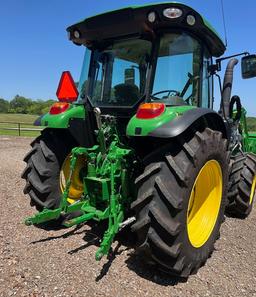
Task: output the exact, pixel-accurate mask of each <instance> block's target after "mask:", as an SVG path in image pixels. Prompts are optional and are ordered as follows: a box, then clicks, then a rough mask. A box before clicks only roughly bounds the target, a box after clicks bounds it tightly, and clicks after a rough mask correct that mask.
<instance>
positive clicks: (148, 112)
mask: <svg viewBox="0 0 256 297" xmlns="http://www.w3.org/2000/svg"><path fill="white" fill-rule="evenodd" d="M164 111H165V104H164V103H143V104H141V105H140V106H139V109H138V110H137V113H136V118H138V119H153V118H156V117H158V116H160V115H161V114H162V113H163V112H164Z"/></svg>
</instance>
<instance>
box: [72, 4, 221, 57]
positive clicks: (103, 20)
mask: <svg viewBox="0 0 256 297" xmlns="http://www.w3.org/2000/svg"><path fill="white" fill-rule="evenodd" d="M167 8H178V9H180V10H181V11H182V14H181V15H180V16H179V17H175V18H168V17H166V16H165V15H164V13H163V12H164V10H165V9H167ZM152 12H154V13H155V14H154V15H155V20H154V21H153V22H150V21H149V14H150V13H152ZM188 16H193V17H194V18H195V23H194V24H190V25H189V24H188V18H187V17H188ZM165 30H183V31H188V32H190V33H191V34H193V35H195V36H197V37H198V38H199V39H201V40H202V41H203V42H204V43H206V45H207V46H208V48H209V50H210V51H211V54H212V55H213V56H215V57H219V56H221V55H223V53H224V52H225V49H226V48H225V45H224V43H223V41H222V40H221V38H220V37H219V35H218V34H217V32H216V31H215V30H214V29H213V28H212V26H211V25H210V24H209V23H208V22H207V21H206V20H205V19H204V18H203V17H202V16H201V15H200V14H199V13H198V12H196V11H195V10H194V9H192V8H190V7H189V6H186V5H183V4H180V3H175V2H169V3H166V2H165V3H156V4H148V5H145V6H131V7H127V8H122V9H119V10H115V11H110V12H106V13H104V14H100V15H96V16H93V17H90V18H87V19H85V20H83V21H81V22H79V23H76V24H74V25H72V26H70V27H68V28H67V31H68V33H69V39H70V40H72V41H73V42H74V43H75V44H78V45H82V44H84V45H85V46H87V47H88V48H94V47H98V46H100V44H101V43H102V42H106V41H107V40H111V39H117V38H122V37H125V36H129V35H145V36H147V35H150V36H151V37H152V36H155V35H156V34H159V33H161V32H163V31H165Z"/></svg>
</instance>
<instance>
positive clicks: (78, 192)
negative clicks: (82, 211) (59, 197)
mask: <svg viewBox="0 0 256 297" xmlns="http://www.w3.org/2000/svg"><path fill="white" fill-rule="evenodd" d="M70 161H71V154H69V155H68V156H67V157H66V159H65V161H64V163H63V165H62V167H61V171H60V190H61V192H62V193H63V192H64V190H65V187H66V182H67V180H68V178H69V175H70ZM85 164H86V158H85V157H84V156H78V158H77V162H76V166H75V170H74V171H73V175H72V179H71V185H70V188H69V197H68V202H69V203H74V202H75V201H76V200H78V199H80V198H81V196H82V193H83V183H82V180H81V170H82V169H84V168H85Z"/></svg>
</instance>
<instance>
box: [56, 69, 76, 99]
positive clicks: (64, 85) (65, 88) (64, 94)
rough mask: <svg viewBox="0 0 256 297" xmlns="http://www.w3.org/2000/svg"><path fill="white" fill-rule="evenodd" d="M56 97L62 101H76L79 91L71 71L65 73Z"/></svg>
mask: <svg viewBox="0 0 256 297" xmlns="http://www.w3.org/2000/svg"><path fill="white" fill-rule="evenodd" d="M56 95H57V97H58V99H59V100H60V101H69V102H70V101H75V100H76V99H77V97H78V91H77V88H76V85H75V82H74V80H73V78H72V76H71V74H70V72H69V71H63V72H62V75H61V78H60V82H59V86H58V89H57V92H56Z"/></svg>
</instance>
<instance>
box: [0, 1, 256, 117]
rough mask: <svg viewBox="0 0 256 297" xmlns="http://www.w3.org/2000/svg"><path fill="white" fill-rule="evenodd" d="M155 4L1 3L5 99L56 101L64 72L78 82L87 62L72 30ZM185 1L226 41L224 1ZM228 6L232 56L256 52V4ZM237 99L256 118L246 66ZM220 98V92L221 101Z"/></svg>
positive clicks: (254, 88) (254, 89)
mask: <svg viewBox="0 0 256 297" xmlns="http://www.w3.org/2000/svg"><path fill="white" fill-rule="evenodd" d="M149 2H153V1H146V0H130V1H128V0H119V1H117V0H108V1H106V0H105V1H104V0H83V1H82V0H73V1H64V0H44V1H35V0H8V1H1V9H0V28H1V45H0V54H1V55H0V98H1V97H2V98H5V99H8V100H11V99H12V98H13V97H14V96H15V95H16V94H19V95H23V96H26V97H29V98H32V99H48V98H53V99H55V98H56V96H55V93H56V88H57V85H58V81H59V78H60V74H61V72H62V71H63V70H70V71H71V73H72V75H73V77H74V78H75V80H77V79H78V78H79V73H80V70H81V66H82V60H83V53H84V49H83V48H82V47H78V46H75V45H73V44H72V43H71V42H70V41H68V39H67V34H66V27H68V26H69V25H71V24H73V23H76V22H77V21H79V20H81V19H83V18H85V17H88V16H91V15H94V14H97V13H100V12H104V11H106V10H112V9H117V8H120V7H124V6H129V5H134V4H144V3H149ZM155 2H160V1H155ZM181 2H183V3H185V4H188V5H190V6H192V7H193V8H195V9H196V10H198V11H199V12H200V13H201V14H203V15H204V16H205V17H206V18H207V19H208V20H209V21H210V23H211V24H212V25H213V26H214V27H215V28H216V30H217V31H218V32H219V33H220V35H221V36H223V24H222V18H221V7H220V0H208V1H199V0H187V1H181ZM224 7H225V13H226V22H227V31H228V41H229V44H228V50H227V52H226V54H227V55H229V54H233V53H237V52H241V51H245V50H247V51H249V52H252V53H256V35H255V28H256V17H255V11H256V1H255V0H244V1H241V2H240V1H239V2H236V1H234V0H233V1H232V0H224ZM233 94H238V95H240V97H241V98H242V100H243V103H244V106H245V107H246V109H247V110H248V115H254V116H256V78H253V79H250V80H242V78H241V74H240V65H239V66H237V68H236V71H235V80H234V88H233ZM218 97H219V93H218V92H216V102H218V101H219V100H218ZM216 108H217V106H216Z"/></svg>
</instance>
